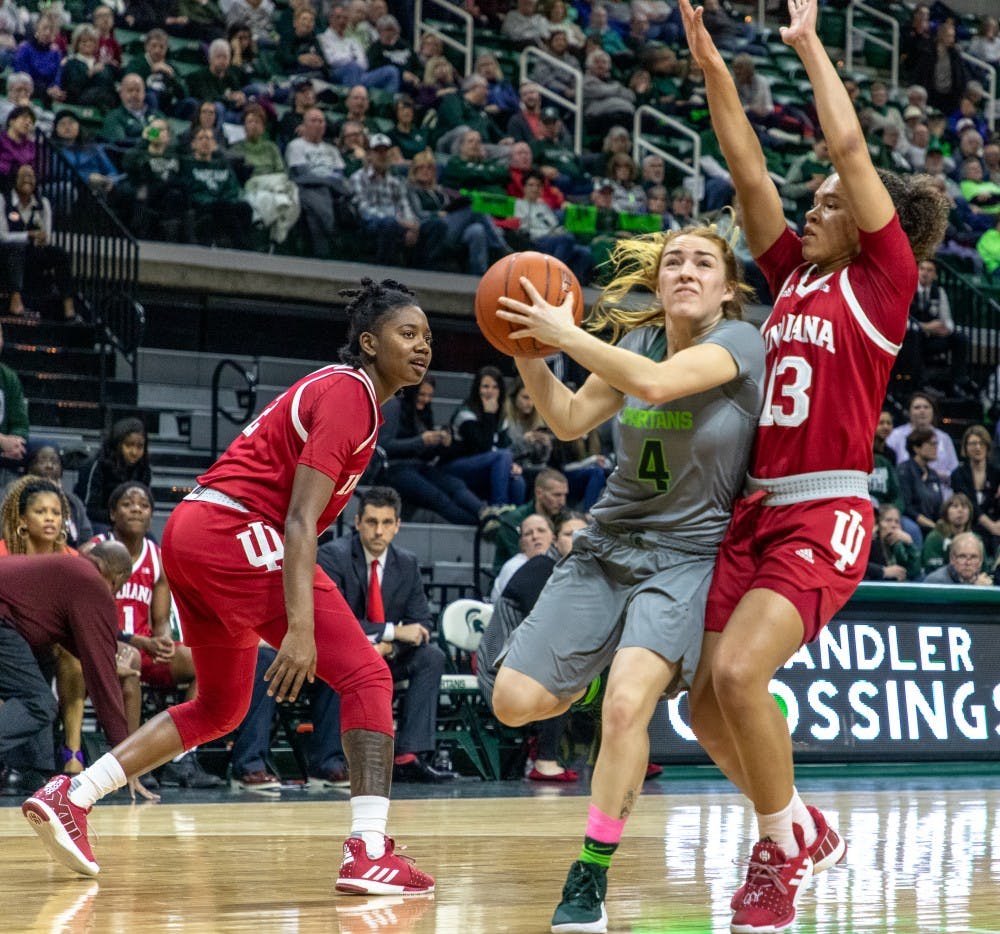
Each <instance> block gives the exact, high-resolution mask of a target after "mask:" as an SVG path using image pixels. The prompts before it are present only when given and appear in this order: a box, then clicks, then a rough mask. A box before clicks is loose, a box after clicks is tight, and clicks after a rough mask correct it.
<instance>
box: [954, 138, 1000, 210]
mask: <svg viewBox="0 0 1000 934" xmlns="http://www.w3.org/2000/svg"><path fill="white" fill-rule="evenodd" d="M977 135H978V134H977ZM970 138H971V137H970ZM961 172H962V181H961V183H960V185H959V188H960V190H961V192H962V197H963V198H965V200H966V201H967V202H968V203H969V205H970V206H971V208H972V210H973V211H974V212H975V213H977V214H986V215H992V216H993V217H996V216H998V215H1000V184H998V183H997V182H989V181H985V180H984V178H983V163H982V161H981V160H980V159H979V157H978V156H970V157H969V158H966V159H965V160H963V162H962V167H961Z"/></svg>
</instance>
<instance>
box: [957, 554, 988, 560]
mask: <svg viewBox="0 0 1000 934" xmlns="http://www.w3.org/2000/svg"><path fill="white" fill-rule="evenodd" d="M951 560H952V561H980V560H982V559H981V558H980V557H979V554H978V553H973V554H969V555H952V556H951Z"/></svg>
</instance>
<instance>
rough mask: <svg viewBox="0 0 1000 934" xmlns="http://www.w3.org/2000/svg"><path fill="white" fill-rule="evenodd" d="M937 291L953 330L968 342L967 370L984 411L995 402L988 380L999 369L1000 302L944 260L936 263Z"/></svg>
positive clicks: (994, 385) (995, 392)
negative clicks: (944, 293)
mask: <svg viewBox="0 0 1000 934" xmlns="http://www.w3.org/2000/svg"><path fill="white" fill-rule="evenodd" d="M938 269H939V274H940V281H941V287H942V288H943V289H945V291H947V293H948V302H949V304H950V305H951V313H952V317H953V318H954V320H955V326H956V327H957V328H959V329H960V330H961V332H962V333H963V334H964V335H965V337H966V339H967V340H968V342H969V369H970V375H971V376H972V378H973V380H974V381H975V382H976V383H977V384H978V385H980V386H981V387H983V392H984V394H985V393H986V392H987V390H988V387H992V390H991V391H992V392H993V396H992V398H989V399H988V400H986V399H984V401H985V402H986V403H987V407H989V406H990V405H991V404H994V403H996V402H997V401H998V397H1000V391H998V390H1000V387H998V385H997V383H998V381H997V380H995V379H991V377H993V375H994V373H996V372H997V368H998V367H1000V301H998V300H997V298H995V297H994V296H992V295H990V294H988V293H986V292H984V291H983V290H982V289H981V288H979V287H978V285H977V283H976V280H975V279H973V278H971V277H970V276H969V275H968V274H967V273H966V272H963V271H961V270H959V269H957V268H956V267H955V266H954V265H953V264H952V263H951V262H949V260H948V259H947V257H944V258H940V259H939V261H938Z"/></svg>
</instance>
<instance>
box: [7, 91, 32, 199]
mask: <svg viewBox="0 0 1000 934" xmlns="http://www.w3.org/2000/svg"><path fill="white" fill-rule="evenodd" d="M34 161H35V112H34V111H33V110H32V109H31V108H30V107H15V108H14V109H13V110H12V111H11V112H10V113H9V114H8V116H7V126H6V129H5V130H4V132H3V133H0V193H6V192H8V191H10V190H11V188H13V186H14V181H15V179H16V178H17V172H18V169H20V167H21V166H22V165H32V164H34Z"/></svg>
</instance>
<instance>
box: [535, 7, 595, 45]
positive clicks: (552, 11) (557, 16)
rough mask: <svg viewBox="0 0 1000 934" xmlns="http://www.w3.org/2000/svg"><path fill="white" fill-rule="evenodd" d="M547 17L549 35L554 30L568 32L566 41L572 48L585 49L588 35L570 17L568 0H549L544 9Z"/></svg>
mask: <svg viewBox="0 0 1000 934" xmlns="http://www.w3.org/2000/svg"><path fill="white" fill-rule="evenodd" d="M544 13H545V19H546V20H547V21H548V30H549V31H548V35H550V36H551V35H552V33H554V32H564V33H566V41H567V43H568V44H569V47H570V49H572V50H573V51H574V52H575V53H580V52H582V51H583V47H584V45H586V42H587V37H586V36H585V35H584V34H583V30H582V29H581V28H580V27H579V26H578V25H577V24H576V23H574V22H573V20H571V19H570V18H569V7H568V5H567V3H566V0H549V3H547V4H546V9H545V10H544Z"/></svg>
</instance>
